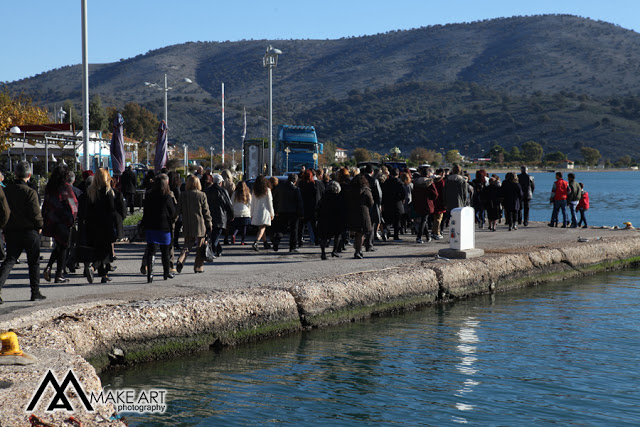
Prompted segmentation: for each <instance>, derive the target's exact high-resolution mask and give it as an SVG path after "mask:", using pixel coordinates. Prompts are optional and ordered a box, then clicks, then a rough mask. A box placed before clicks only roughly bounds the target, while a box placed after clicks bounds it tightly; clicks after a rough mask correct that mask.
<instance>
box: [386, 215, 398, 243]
mask: <svg viewBox="0 0 640 427" xmlns="http://www.w3.org/2000/svg"><path fill="white" fill-rule="evenodd" d="M389 224H391V225H393V238H394V239H397V238H398V237H399V236H398V234H399V233H400V215H398V216H395V217H393V218H389V221H387V223H386V224H385V226H384V229H385V230H388V226H389Z"/></svg>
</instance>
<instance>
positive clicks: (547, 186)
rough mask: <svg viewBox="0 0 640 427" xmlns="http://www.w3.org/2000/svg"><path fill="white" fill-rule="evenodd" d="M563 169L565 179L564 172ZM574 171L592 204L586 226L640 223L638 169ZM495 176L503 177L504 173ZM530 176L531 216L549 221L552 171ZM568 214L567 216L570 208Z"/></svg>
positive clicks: (639, 224) (552, 181) (553, 179)
mask: <svg viewBox="0 0 640 427" xmlns="http://www.w3.org/2000/svg"><path fill="white" fill-rule="evenodd" d="M562 172H563V176H564V179H565V180H566V179H567V171H566V170H565V171H562ZM518 173H519V171H518ZM575 174H576V181H578V182H582V183H583V184H584V188H585V190H586V191H587V192H588V193H589V200H590V205H591V207H590V209H589V210H588V211H587V214H586V215H587V223H588V224H589V225H596V226H600V225H610V226H613V225H617V226H619V227H624V225H622V223H623V222H627V221H630V222H632V223H633V225H634V226H640V171H625V172H575ZM498 175H499V176H500V177H501V178H504V174H498ZM531 175H533V176H534V177H535V182H536V191H535V193H534V195H533V202H532V204H531V212H530V219H531V221H546V222H549V220H550V219H551V210H552V208H553V206H552V205H551V204H550V203H549V196H550V195H551V187H552V186H553V183H554V182H555V173H550V172H539V173H532V174H531ZM567 217H568V219H570V217H569V209H567ZM578 218H580V217H579V216H578ZM560 221H562V216H561V217H560Z"/></svg>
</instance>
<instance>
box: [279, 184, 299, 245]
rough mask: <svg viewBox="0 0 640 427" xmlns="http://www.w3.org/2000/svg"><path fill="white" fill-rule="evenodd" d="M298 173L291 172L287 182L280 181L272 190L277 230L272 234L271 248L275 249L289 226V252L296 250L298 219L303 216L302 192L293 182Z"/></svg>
mask: <svg viewBox="0 0 640 427" xmlns="http://www.w3.org/2000/svg"><path fill="white" fill-rule="evenodd" d="M297 180H298V175H296V174H291V175H289V177H288V178H287V182H281V183H280V184H278V186H277V187H276V188H275V190H274V196H273V202H274V203H273V204H274V210H275V211H276V219H277V221H276V222H277V224H278V230H277V231H276V232H275V233H274V236H273V250H274V251H277V250H278V246H279V245H280V240H282V236H283V235H284V233H285V231H286V230H287V228H289V252H298V245H297V236H298V220H299V219H300V218H302V217H303V216H304V209H303V205H302V193H300V189H299V188H298V187H296V185H295V183H296V181H297Z"/></svg>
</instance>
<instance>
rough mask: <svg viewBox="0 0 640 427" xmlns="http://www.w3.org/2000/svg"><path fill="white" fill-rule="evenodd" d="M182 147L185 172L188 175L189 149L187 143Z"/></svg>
mask: <svg viewBox="0 0 640 427" xmlns="http://www.w3.org/2000/svg"><path fill="white" fill-rule="evenodd" d="M182 148H184V174H185V176H186V175H187V168H188V166H189V157H188V156H189V154H188V153H189V152H188V151H187V144H182Z"/></svg>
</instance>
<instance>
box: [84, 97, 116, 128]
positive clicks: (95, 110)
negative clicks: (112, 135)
mask: <svg viewBox="0 0 640 427" xmlns="http://www.w3.org/2000/svg"><path fill="white" fill-rule="evenodd" d="M89 129H91V130H101V131H111V123H108V122H107V113H106V112H105V111H104V108H102V100H101V99H100V95H94V96H93V97H92V98H91V102H90V103H89Z"/></svg>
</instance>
